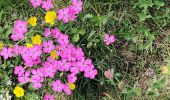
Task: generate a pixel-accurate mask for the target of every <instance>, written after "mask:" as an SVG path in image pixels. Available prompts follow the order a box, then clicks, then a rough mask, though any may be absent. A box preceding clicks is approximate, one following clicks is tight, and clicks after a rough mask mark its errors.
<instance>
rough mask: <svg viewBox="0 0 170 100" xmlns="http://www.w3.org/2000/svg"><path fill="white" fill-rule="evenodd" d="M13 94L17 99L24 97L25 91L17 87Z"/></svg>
mask: <svg viewBox="0 0 170 100" xmlns="http://www.w3.org/2000/svg"><path fill="white" fill-rule="evenodd" d="M13 93H14V94H15V96H16V97H22V96H24V89H23V88H21V87H19V86H17V87H15V89H14V90H13Z"/></svg>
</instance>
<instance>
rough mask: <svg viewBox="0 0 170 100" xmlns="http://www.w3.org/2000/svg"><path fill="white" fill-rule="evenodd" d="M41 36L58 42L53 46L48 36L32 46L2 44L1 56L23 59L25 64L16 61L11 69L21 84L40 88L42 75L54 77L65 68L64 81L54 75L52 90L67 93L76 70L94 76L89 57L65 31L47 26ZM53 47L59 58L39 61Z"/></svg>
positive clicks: (74, 80)
mask: <svg viewBox="0 0 170 100" xmlns="http://www.w3.org/2000/svg"><path fill="white" fill-rule="evenodd" d="M18 31H21V30H18ZM22 32H23V31H22ZM24 32H25V31H24ZM43 36H45V37H52V38H53V39H55V40H56V41H54V42H57V43H58V45H57V46H55V44H54V42H53V41H52V40H47V41H43V43H42V45H34V46H33V47H31V48H28V47H26V46H19V45H17V44H16V45H15V46H14V47H12V48H10V47H4V48H3V49H2V51H1V52H0V55H1V56H3V58H4V59H8V58H10V57H16V56H21V58H22V59H23V62H24V64H23V65H22V66H21V65H18V66H16V67H15V69H14V74H15V75H17V76H18V81H19V82H20V83H21V84H25V83H28V82H30V83H31V84H32V86H33V88H35V89H39V88H41V87H42V86H43V82H44V81H45V78H55V75H56V74H57V73H58V74H59V73H63V72H65V73H66V74H67V82H66V83H64V82H61V81H60V79H56V80H55V81H54V82H53V83H52V85H51V86H52V89H53V91H55V92H58V93H60V92H65V93H66V94H67V95H70V94H71V92H72V91H71V90H70V88H69V86H68V83H75V82H76V80H77V79H78V78H77V74H79V73H84V76H85V77H86V78H90V79H94V78H95V76H96V75H97V70H96V69H95V68H94V65H93V63H92V61H91V59H89V58H86V57H85V55H84V52H83V50H82V48H81V47H75V46H74V45H73V44H72V43H70V41H69V36H68V35H67V34H63V33H61V32H60V31H59V29H57V28H54V29H49V28H46V29H45V31H44V34H43ZM53 50H56V51H57V52H56V54H57V55H58V56H59V57H60V59H58V60H56V59H54V58H52V57H51V56H48V57H47V58H46V61H42V58H41V57H42V55H44V54H45V55H46V54H47V55H49V53H50V52H51V51H53ZM35 67H36V68H35Z"/></svg>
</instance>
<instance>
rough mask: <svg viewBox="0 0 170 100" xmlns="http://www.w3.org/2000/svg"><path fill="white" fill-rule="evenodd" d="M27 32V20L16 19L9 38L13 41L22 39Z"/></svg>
mask: <svg viewBox="0 0 170 100" xmlns="http://www.w3.org/2000/svg"><path fill="white" fill-rule="evenodd" d="M26 32H27V22H26V21H22V20H17V21H15V22H14V28H13V34H12V35H11V39H13V40H14V41H18V40H23V39H24V34H25V33H26Z"/></svg>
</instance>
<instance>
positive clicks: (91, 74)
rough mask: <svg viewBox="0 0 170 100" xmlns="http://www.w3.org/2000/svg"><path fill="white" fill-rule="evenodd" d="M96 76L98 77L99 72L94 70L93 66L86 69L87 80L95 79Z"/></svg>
mask: <svg viewBox="0 0 170 100" xmlns="http://www.w3.org/2000/svg"><path fill="white" fill-rule="evenodd" d="M96 75H97V70H96V69H94V66H93V65H89V66H87V67H85V68H84V76H85V77H86V78H90V79H94V77H95V76H96Z"/></svg>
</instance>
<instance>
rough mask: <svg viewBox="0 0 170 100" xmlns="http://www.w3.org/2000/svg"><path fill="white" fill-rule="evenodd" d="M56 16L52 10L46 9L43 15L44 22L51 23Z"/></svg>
mask: <svg viewBox="0 0 170 100" xmlns="http://www.w3.org/2000/svg"><path fill="white" fill-rule="evenodd" d="M56 18H57V15H56V13H55V12H54V11H47V12H46V15H45V22H46V23H49V24H51V25H53V24H54V22H55V19H56Z"/></svg>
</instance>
